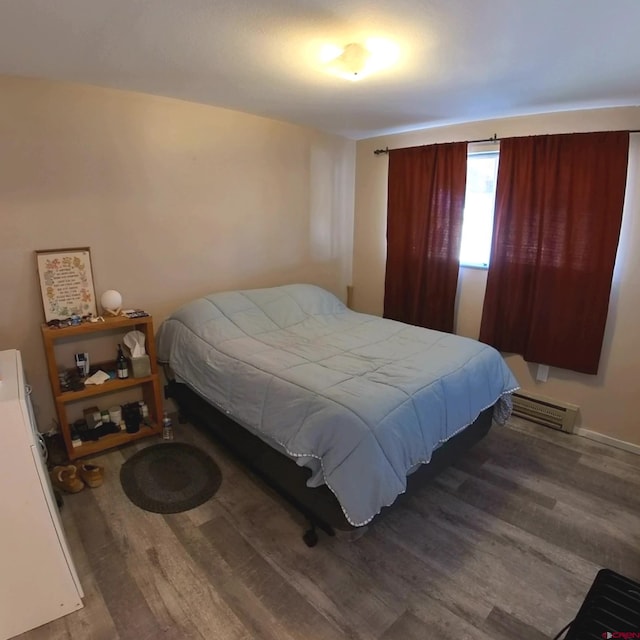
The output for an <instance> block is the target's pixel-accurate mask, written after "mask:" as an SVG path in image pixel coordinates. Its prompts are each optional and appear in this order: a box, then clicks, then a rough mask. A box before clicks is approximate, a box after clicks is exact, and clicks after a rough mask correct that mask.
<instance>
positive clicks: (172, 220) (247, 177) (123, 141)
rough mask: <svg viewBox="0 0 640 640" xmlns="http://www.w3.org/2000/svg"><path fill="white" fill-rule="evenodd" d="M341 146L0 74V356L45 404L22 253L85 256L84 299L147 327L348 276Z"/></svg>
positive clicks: (128, 96) (347, 160)
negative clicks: (253, 293)
mask: <svg viewBox="0 0 640 640" xmlns="http://www.w3.org/2000/svg"><path fill="white" fill-rule="evenodd" d="M354 167H355V143H354V142H352V141H349V140H346V139H343V138H340V137H337V136H331V135H326V134H322V133H319V132H316V131H313V130H310V129H305V128H301V127H298V126H294V125H290V124H285V123H282V122H276V121H272V120H267V119H264V118H258V117H254V116H250V115H246V114H242V113H237V112H233V111H229V110H224V109H217V108H213V107H207V106H203V105H196V104H190V103H187V102H181V101H178V100H170V99H165V98H158V97H153V96H147V95H140V94H134V93H127V92H121V91H113V90H105V89H98V88H94V87H85V86H77V85H71V84H63V83H53V82H45V81H38V80H28V79H17V78H7V77H4V78H3V77H0V300H1V303H0V304H1V305H2V306H1V309H0V349H7V348H18V349H20V350H21V351H22V354H23V359H24V361H25V366H26V369H27V372H28V375H29V379H30V381H31V383H32V385H33V386H34V398H35V402H36V405H37V409H38V411H37V417H38V421H39V425H40V428H41V430H47V429H49V428H50V427H51V424H52V423H51V419H52V417H53V404H52V401H51V394H50V390H49V385H48V379H47V377H46V370H45V364H44V352H43V348H42V342H41V338H40V329H39V327H40V323H41V322H42V320H43V311H42V303H41V298H40V293H39V290H38V285H37V278H36V271H35V257H34V253H33V252H34V251H35V250H37V249H52V248H61V247H74V246H76V247H77V246H89V247H90V248H91V254H92V261H93V272H94V280H95V288H96V293H97V295H98V297H99V296H100V294H101V293H102V292H103V291H105V290H106V289H112V288H113V289H117V290H119V291H120V292H121V293H122V295H123V298H124V304H125V306H127V307H141V308H144V309H146V310H147V311H149V312H151V313H152V314H153V315H154V317H155V319H156V324H157V323H158V322H159V321H160V320H161V319H162V318H163V317H165V316H166V315H167V314H168V313H170V312H171V311H172V310H173V309H174V308H176V307H177V306H178V305H180V304H181V303H183V302H185V301H187V300H189V299H191V298H193V297H195V296H198V295H201V294H206V293H210V292H212V291H216V290H223V289H231V288H246V287H259V286H271V285H277V284H284V283H288V282H298V281H303V282H312V283H315V284H319V285H321V286H324V287H326V288H327V289H329V290H331V291H333V292H334V293H336V294H338V295H339V296H340V297H342V298H344V297H345V293H346V285H347V284H349V282H350V279H351V259H352V232H353V189H354Z"/></svg>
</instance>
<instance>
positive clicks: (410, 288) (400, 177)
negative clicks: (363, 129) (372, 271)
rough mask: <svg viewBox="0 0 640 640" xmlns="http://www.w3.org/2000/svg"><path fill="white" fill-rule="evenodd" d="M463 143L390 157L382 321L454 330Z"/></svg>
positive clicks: (464, 175)
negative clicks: (387, 319) (385, 319)
mask: <svg viewBox="0 0 640 640" xmlns="http://www.w3.org/2000/svg"><path fill="white" fill-rule="evenodd" d="M466 181H467V143H466V142H455V143H451V144H438V145H430V146H426V147H412V148H409V149H396V150H392V151H390V152H389V185H388V202H387V269H386V275H385V288H384V316H385V318H391V319H393V320H400V321H401V322H407V323H409V324H415V325H419V326H422V327H428V328H430V329H437V330H439V331H449V332H452V331H453V322H454V309H455V299H456V288H457V286H458V267H459V263H458V260H459V253H460V236H461V233H462V212H463V209H464V195H465V187H466Z"/></svg>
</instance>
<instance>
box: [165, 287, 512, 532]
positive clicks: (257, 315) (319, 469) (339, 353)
mask: <svg viewBox="0 0 640 640" xmlns="http://www.w3.org/2000/svg"><path fill="white" fill-rule="evenodd" d="M156 341H157V347H158V358H159V360H160V361H161V362H163V363H166V364H168V365H169V367H170V370H171V371H172V377H173V380H172V382H171V384H170V385H169V393H170V394H171V395H172V396H173V397H174V398H175V399H176V400H177V402H178V404H179V406H180V409H181V411H184V412H185V413H187V414H188V415H194V416H196V417H197V418H198V419H199V420H200V422H203V423H205V424H207V425H209V427H210V428H211V429H212V430H213V431H214V432H215V434H216V435H217V436H218V437H219V438H221V439H222V440H223V442H225V443H226V444H227V445H229V446H230V447H231V448H232V449H233V450H234V451H235V452H236V453H239V454H240V455H241V457H242V458H243V459H244V460H245V462H247V463H248V464H249V465H250V466H251V467H252V468H253V469H254V471H256V472H257V473H258V474H259V475H260V476H261V477H263V478H264V479H266V480H267V481H269V482H270V484H271V485H272V486H274V487H275V488H276V489H278V490H279V491H280V492H281V493H283V494H284V495H285V496H286V497H287V498H288V499H290V501H291V502H292V503H293V504H294V505H295V506H297V507H298V508H300V509H301V511H303V513H305V515H306V516H307V517H308V518H309V519H310V521H311V523H312V525H319V526H321V527H322V528H323V529H325V530H326V531H331V529H332V528H333V527H334V526H338V528H344V527H339V525H338V524H337V522H336V520H339V519H340V518H336V517H335V514H336V506H337V507H338V510H337V513H338V516H341V519H342V520H341V521H342V522H344V523H345V527H346V528H358V527H363V526H365V525H367V524H368V523H369V522H370V521H371V520H372V519H373V518H374V517H376V516H377V514H379V513H380V511H381V510H382V509H383V508H384V507H388V506H390V505H391V504H393V502H394V501H395V500H396V498H397V497H398V496H399V495H401V494H402V493H404V492H405V490H406V488H407V477H408V476H409V477H410V478H413V477H414V476H415V477H418V476H419V475H420V474H415V473H413V472H415V471H416V470H417V469H419V468H421V467H422V469H423V470H424V469H425V468H427V469H429V470H430V468H431V469H433V468H436V467H437V466H440V464H441V462H442V461H445V462H446V461H447V460H448V458H449V457H450V455H451V453H452V452H454V453H455V452H458V451H459V450H460V449H464V448H466V447H467V446H469V445H470V444H471V443H472V442H474V441H475V440H477V439H478V438H479V437H482V435H484V433H486V431H487V430H488V428H489V426H490V424H491V419H492V418H493V419H495V420H496V421H498V422H504V421H505V420H506V418H507V417H508V415H509V412H510V407H511V404H510V394H511V393H512V392H513V391H514V390H516V389H517V388H518V384H517V382H516V380H515V379H514V377H513V375H512V373H511V371H510V370H509V368H508V367H507V366H506V364H505V362H504V360H503V358H502V357H501V355H500V354H499V353H498V352H497V351H495V349H493V348H492V347H489V346H487V345H485V344H482V343H479V342H477V341H475V340H471V339H468V338H463V337H460V336H455V335H451V334H447V333H441V332H437V331H431V330H428V329H423V328H419V327H414V326H410V325H406V324H403V323H400V322H395V321H392V320H386V319H382V318H379V317H377V316H371V315H366V314H361V313H356V312H354V311H351V310H349V309H348V308H347V307H346V306H345V305H344V304H343V303H342V302H341V301H340V300H338V299H337V298H336V297H335V296H334V295H332V294H331V293H329V292H327V291H325V290H323V289H321V288H319V287H316V286H313V285H304V284H298V285H285V286H282V287H273V288H268V289H254V290H248V291H229V292H222V293H214V294H211V295H208V296H206V297H203V298H198V299H196V300H194V301H192V302H190V303H188V304H186V305H184V306H182V307H181V308H180V309H178V310H177V311H176V312H174V313H173V314H172V315H171V316H170V317H169V318H167V319H166V320H165V321H164V322H163V323H162V325H161V326H160V328H159V330H158V334H157V336H156ZM432 458H433V460H432ZM436 461H437V462H438V464H433V463H435V462H436ZM428 463H432V464H428ZM427 475H428V473H427ZM319 496H324V497H323V498H322V500H321V501H323V502H327V504H331V503H333V512H331V513H330V514H329V511H328V510H327V509H325V507H324V506H322V507H319V506H318V505H317V504H316V502H317V501H318V500H319V499H320V498H319ZM332 521H333V522H332ZM314 537H315V533H313V532H312V533H309V532H308V534H307V538H309V539H307V538H305V541H306V542H307V543H309V542H310V541H314Z"/></svg>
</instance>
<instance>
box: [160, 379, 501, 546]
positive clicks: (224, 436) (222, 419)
mask: <svg viewBox="0 0 640 640" xmlns="http://www.w3.org/2000/svg"><path fill="white" fill-rule="evenodd" d="M167 396H168V397H171V398H173V399H174V400H175V401H176V402H177V403H178V406H179V408H180V413H181V414H182V415H183V416H184V417H185V418H186V419H188V420H189V421H190V422H192V423H194V424H195V425H198V426H202V427H204V428H206V430H207V431H208V432H210V433H211V434H213V435H214V436H215V438H216V439H217V440H218V441H219V442H221V443H222V444H223V445H225V446H226V447H227V448H228V449H229V450H230V451H231V452H232V453H233V454H234V455H235V456H236V457H237V458H239V459H240V460H241V461H242V462H243V463H244V464H245V465H246V466H247V467H248V468H249V469H250V470H251V471H253V473H255V474H256V475H257V476H258V477H260V478H261V479H262V480H263V481H264V482H266V483H267V484H268V485H269V486H270V487H271V488H273V489H274V490H275V491H277V492H278V493H279V494H280V495H281V496H283V497H284V498H285V499H286V500H287V501H288V502H290V503H291V504H292V505H293V506H294V507H295V508H296V509H298V510H299V511H300V512H301V513H302V514H303V515H304V516H305V517H307V518H308V519H309V521H310V522H311V523H312V525H314V526H318V527H319V528H321V529H323V530H324V531H327V532H328V533H331V532H332V529H340V530H343V531H349V530H352V529H356V528H357V527H354V526H352V525H351V524H349V522H348V521H347V520H346V518H345V516H344V514H343V512H342V509H341V507H340V504H339V503H338V500H337V499H336V497H335V496H334V495H333V493H332V492H331V490H330V489H329V488H328V487H326V486H324V485H323V486H321V487H313V488H312V487H307V485H306V482H307V480H308V479H309V477H310V475H311V471H310V470H309V469H307V468H305V467H299V466H298V465H297V464H296V463H295V462H294V461H293V460H291V459H290V458H288V457H287V456H285V455H284V454H282V453H280V452H279V451H276V450H275V449H273V448H272V447H270V446H269V445H268V444H266V443H265V442H263V441H262V440H261V439H260V438H258V437H257V436H254V435H253V434H252V433H251V432H250V431H248V430H247V429H245V428H244V427H242V426H240V425H239V424H237V423H236V422H234V421H233V420H231V418H229V417H228V416H226V415H225V414H224V413H222V412H220V411H219V410H218V409H216V408H215V407H213V406H212V405H210V404H209V403H208V402H207V401H206V400H204V399H203V398H202V397H201V396H199V395H198V394H197V393H195V392H194V391H192V390H191V389H190V388H189V387H188V386H187V385H185V384H180V383H177V382H170V383H169V384H168V385H167ZM492 416H493V407H490V408H489V409H486V410H485V411H483V412H482V413H481V414H480V415H479V416H478V419H477V420H476V421H475V422H474V423H473V424H472V425H470V426H469V427H467V428H466V429H465V430H464V431H461V432H460V433H458V434H457V435H456V436H454V437H453V438H451V439H450V440H449V441H447V442H446V443H445V444H443V445H442V446H441V447H439V448H438V449H437V450H436V451H435V452H434V454H433V457H432V459H431V462H430V463H429V464H424V465H422V466H421V467H420V468H419V469H418V470H417V471H415V472H414V473H412V474H411V475H410V476H409V477H408V479H407V494H410V493H411V492H412V491H415V490H416V489H417V488H419V487H420V486H422V485H424V484H425V483H426V482H428V481H429V479H430V478H432V477H433V476H435V475H436V474H437V473H439V472H440V471H441V470H442V469H444V468H446V467H447V466H449V465H450V464H451V463H452V462H453V461H454V460H455V459H456V458H458V457H460V456H461V455H462V454H463V453H464V452H465V451H466V450H467V449H469V448H470V447H471V446H473V445H474V444H475V443H476V442H478V441H479V440H481V439H482V438H483V437H484V436H485V435H486V434H487V433H488V432H489V429H490V428H491V419H492ZM386 509H387V508H386V507H385V508H384V509H383V510H382V512H381V513H382V514H384V512H385V510H386Z"/></svg>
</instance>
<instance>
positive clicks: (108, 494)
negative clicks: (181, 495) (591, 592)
mask: <svg viewBox="0 0 640 640" xmlns="http://www.w3.org/2000/svg"><path fill="white" fill-rule="evenodd" d="M176 437H177V439H179V440H183V441H186V442H192V443H194V444H196V445H198V446H200V447H201V448H202V449H204V450H205V451H207V452H208V453H210V455H211V456H212V457H213V458H214V459H215V460H216V461H217V463H218V464H219V465H220V467H221V469H222V471H223V484H222V487H221V488H220V490H219V491H218V493H217V494H216V496H215V497H214V498H213V499H211V500H210V501H209V502H207V503H205V504H204V505H202V506H200V507H198V508H196V509H193V510H192V511H189V512H185V513H180V514H174V515H167V516H163V515H158V514H152V513H148V512H146V511H143V510H141V509H139V508H138V507H136V506H134V505H133V504H132V503H130V502H129V500H128V499H127V498H126V496H125V495H124V493H123V492H122V489H121V487H120V482H119V475H118V474H119V469H120V466H121V465H122V463H123V461H124V460H125V459H126V458H127V457H129V456H131V455H133V453H135V452H136V451H137V450H139V449H140V448H143V447H145V446H148V445H150V444H154V443H155V440H152V439H149V440H147V441H141V442H140V443H136V444H134V445H131V446H129V447H127V448H123V449H120V450H117V451H112V452H109V453H107V454H103V455H101V456H96V457H95V458H93V460H94V461H95V462H97V463H98V464H102V465H104V466H105V468H106V481H105V484H104V485H103V486H102V487H100V488H98V489H85V490H84V491H82V492H81V493H79V494H76V495H69V496H65V506H64V508H63V510H62V516H63V522H64V525H65V529H66V531H67V534H68V538H69V542H70V545H71V549H72V553H73V555H74V558H75V561H76V565H77V568H78V571H79V574H80V579H81V582H82V584H83V587H84V590H85V599H84V603H85V608H84V609H82V610H80V611H78V612H76V613H72V614H70V615H68V616H66V617H64V618H61V619H60V620H57V621H54V622H52V623H50V624H48V625H45V626H43V627H40V628H39V629H35V630H33V631H31V632H28V633H26V634H23V635H22V636H19V637H20V638H21V640H41V639H55V640H63V639H72V638H73V639H74V640H77V639H85V638H91V639H92V640H93V639H95V640H102V639H104V640H117V639H120V640H129V639H131V640H133V639H135V640H145V639H147V638H148V639H151V638H154V639H155V638H167V639H176V640H179V639H183V638H185V639H186V638H198V639H203V640H205V639H206V640H209V639H213V638H215V639H220V640H226V639H231V640H235V639H254V638H260V639H262V638H265V639H269V640H276V639H277V640H297V639H305V640H316V639H317V640H334V639H339V638H359V639H363V640H364V639H380V640H394V639H402V640H411V639H412V638H420V639H425V638H449V637H451V638H459V639H462V638H464V639H469V640H489V639H491V640H514V639H516V638H517V639H518V640H543V639H545V638H552V637H553V636H554V635H555V634H556V633H557V631H559V630H560V629H561V628H562V627H563V626H564V625H565V624H566V623H567V622H569V621H570V620H571V619H572V618H573V616H574V615H575V614H576V613H577V611H578V609H579V607H580V604H581V602H582V600H583V598H584V596H585V594H586V592H587V590H588V588H589V586H590V584H591V582H592V581H593V578H594V576H595V574H596V573H597V571H598V570H599V569H600V568H602V567H609V568H611V569H614V570H616V571H619V572H620V573H623V574H624V575H627V576H629V577H630V578H633V579H636V580H638V579H640V456H635V455H633V454H631V453H627V452H624V451H619V450H616V449H612V448H609V447H607V446H604V445H600V444H598V443H594V442H591V441H588V440H585V439H583V438H579V437H577V436H569V435H565V434H562V433H557V432H553V431H551V430H549V429H545V428H544V427H538V426H536V425H532V424H529V423H526V422H524V421H517V419H513V420H512V422H511V423H510V425H509V427H506V428H505V427H494V429H493V430H492V431H491V433H490V434H489V435H488V437H487V438H485V440H484V441H483V442H481V443H480V444H479V445H477V446H476V447H475V448H474V449H473V450H472V451H470V452H469V453H468V455H467V456H466V457H465V458H464V459H462V460H460V461H459V463H458V464H457V465H456V466H454V467H452V468H450V469H448V470H446V471H445V472H444V473H443V474H441V475H440V476H439V477H438V478H436V479H435V480H434V481H433V482H432V483H431V484H430V485H429V486H427V487H425V488H424V489H423V490H421V491H420V492H418V493H416V494H415V495H413V496H410V497H406V498H405V499H403V500H402V501H401V503H400V504H397V505H396V507H395V508H394V509H393V510H391V511H390V512H389V513H388V515H387V516H386V517H384V518H382V519H380V521H379V522H376V523H375V524H374V525H373V526H371V527H370V528H369V530H368V531H367V533H366V534H365V535H364V536H362V537H360V538H359V539H358V540H351V538H350V536H349V535H344V534H343V535H338V536H337V537H336V538H328V537H327V536H325V535H324V534H322V533H321V534H320V536H321V538H320V544H319V545H318V546H317V547H315V548H313V549H309V548H307V547H306V546H305V545H304V543H303V542H302V539H301V534H302V531H303V528H304V525H305V523H304V521H303V519H302V518H301V517H300V516H298V515H297V514H296V513H295V512H294V511H292V510H291V509H290V508H289V507H288V506H286V505H284V504H283V503H282V501H281V500H280V499H279V498H278V497H277V496H276V495H274V494H273V493H272V492H271V491H269V490H268V489H266V488H265V487H264V485H262V484H261V483H260V482H259V481H258V480H257V479H255V478H254V477H253V476H251V475H250V474H248V473H247V472H246V471H245V470H244V468H243V467H241V466H240V465H238V464H237V463H236V462H235V461H233V460H232V459H230V457H229V456H228V455H227V454H226V453H225V452H224V450H222V449H221V448H219V447H218V446H217V445H216V444H215V443H213V442H212V441H211V440H210V439H209V437H208V436H207V435H206V434H205V433H203V432H201V431H199V430H198V429H196V428H195V427H192V426H191V425H177V426H176ZM38 579H46V576H38Z"/></svg>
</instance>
